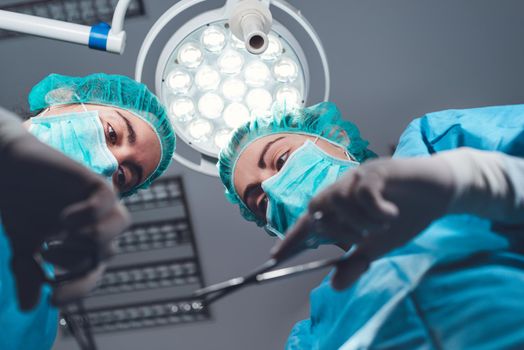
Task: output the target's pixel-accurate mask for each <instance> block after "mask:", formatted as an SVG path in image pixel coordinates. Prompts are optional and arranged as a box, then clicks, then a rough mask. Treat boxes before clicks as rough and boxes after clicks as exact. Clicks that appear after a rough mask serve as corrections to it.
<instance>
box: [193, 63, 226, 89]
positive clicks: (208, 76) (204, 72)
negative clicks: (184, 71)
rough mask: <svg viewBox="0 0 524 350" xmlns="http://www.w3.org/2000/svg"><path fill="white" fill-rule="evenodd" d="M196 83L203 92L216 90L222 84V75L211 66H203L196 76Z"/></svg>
mask: <svg viewBox="0 0 524 350" xmlns="http://www.w3.org/2000/svg"><path fill="white" fill-rule="evenodd" d="M195 83H196V85H197V86H198V88H199V89H200V90H202V91H207V90H214V89H216V88H217V86H218V84H219V83H220V73H218V72H217V71H216V70H214V69H213V68H211V67H210V66H203V67H201V68H200V69H199V70H198V72H197V73H196V75H195Z"/></svg>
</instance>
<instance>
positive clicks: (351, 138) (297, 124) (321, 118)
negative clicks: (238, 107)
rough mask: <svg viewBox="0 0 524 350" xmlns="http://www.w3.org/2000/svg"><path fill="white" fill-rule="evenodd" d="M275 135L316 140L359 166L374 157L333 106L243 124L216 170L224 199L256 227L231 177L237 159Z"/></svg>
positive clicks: (278, 113)
mask: <svg viewBox="0 0 524 350" xmlns="http://www.w3.org/2000/svg"><path fill="white" fill-rule="evenodd" d="M279 133H295V134H304V135H311V136H315V137H317V136H318V137H320V138H323V139H325V140H327V141H329V142H332V143H335V144H338V145H340V146H341V147H343V148H345V149H347V151H348V152H349V153H350V154H351V155H352V156H353V157H354V158H355V159H356V160H357V161H359V162H363V161H365V160H366V159H369V158H375V157H376V156H377V155H376V154H375V153H374V152H372V151H371V150H369V149H368V148H367V146H368V144H369V142H367V141H366V140H364V139H362V138H361V137H360V132H359V130H358V128H357V127H356V125H355V124H353V123H351V122H349V121H347V120H344V119H342V115H341V113H340V111H339V110H338V108H337V106H336V105H335V104H334V103H331V102H322V103H319V104H317V105H314V106H311V107H307V108H302V109H298V110H294V111H293V112H290V113H286V112H285V110H284V111H282V110H278V109H275V110H274V111H273V115H272V116H271V117H259V118H256V119H254V120H251V121H249V122H247V123H245V124H244V125H242V126H241V127H239V128H238V129H236V130H235V131H234V132H233V135H232V136H231V139H230V140H229V143H228V145H227V146H226V147H224V148H223V149H222V150H221V152H220V156H219V160H218V164H217V167H218V171H219V174H220V178H221V179H222V183H223V184H224V186H225V188H226V191H225V195H226V198H227V199H228V200H229V201H230V202H231V203H233V204H238V205H239V207H240V213H241V214H242V216H243V217H244V218H245V219H246V220H248V221H255V222H256V223H257V225H259V226H261V225H263V224H264V223H263V221H262V220H259V219H258V218H257V217H256V216H255V214H254V213H253V212H252V211H251V210H249V208H248V207H247V206H246V205H245V204H244V203H243V202H242V200H241V198H240V197H239V195H238V194H237V192H236V190H235V185H234V179H233V175H234V172H235V166H236V163H237V161H238V158H239V157H240V155H241V154H242V152H243V151H244V150H245V149H246V148H247V147H248V146H249V145H250V144H251V143H252V142H254V141H255V140H257V139H259V138H261V137H264V136H268V135H273V134H279Z"/></svg>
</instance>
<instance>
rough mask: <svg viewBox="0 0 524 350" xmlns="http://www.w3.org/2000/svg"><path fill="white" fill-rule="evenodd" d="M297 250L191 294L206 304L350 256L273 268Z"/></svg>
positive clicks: (337, 262)
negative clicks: (251, 286) (250, 287)
mask: <svg viewBox="0 0 524 350" xmlns="http://www.w3.org/2000/svg"><path fill="white" fill-rule="evenodd" d="M299 252H300V251H297V252H296V253H295V254H292V255H290V256H289V257H288V258H287V259H284V260H280V261H279V260H276V259H269V260H267V261H266V262H265V263H263V264H262V265H260V266H259V267H257V268H256V269H255V270H254V271H253V272H251V273H249V274H247V275H246V276H244V277H236V278H232V279H230V280H227V281H224V282H220V283H217V284H213V285H211V286H208V287H205V288H202V289H199V290H197V291H195V292H194V294H193V295H194V296H195V297H197V298H201V297H205V298H206V299H205V303H206V305H210V304H211V303H214V302H215V301H217V300H219V299H221V298H223V297H225V296H227V295H229V294H231V293H233V292H235V291H237V290H238V289H240V288H243V287H247V286H249V285H252V284H260V283H265V282H269V281H274V280H278V279H282V278H288V277H294V276H297V275H300V274H303V273H306V272H312V271H316V270H320V269H324V268H326V267H333V266H336V265H337V264H339V263H342V262H343V261H345V259H347V258H348V257H349V256H351V254H346V255H344V256H342V257H337V258H329V259H323V260H317V261H313V262H309V263H305V264H300V265H295V266H290V267H284V268H281V269H278V270H273V269H274V268H275V267H277V266H279V265H280V264H281V263H283V262H284V261H285V260H288V259H289V258H291V257H293V256H295V255H296V254H298V253H299Z"/></svg>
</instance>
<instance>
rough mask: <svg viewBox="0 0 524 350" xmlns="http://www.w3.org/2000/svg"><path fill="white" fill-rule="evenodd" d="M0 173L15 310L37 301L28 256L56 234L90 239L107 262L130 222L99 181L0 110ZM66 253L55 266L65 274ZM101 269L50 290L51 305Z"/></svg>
mask: <svg viewBox="0 0 524 350" xmlns="http://www.w3.org/2000/svg"><path fill="white" fill-rule="evenodd" d="M0 169H1V171H0V217H1V224H2V230H0V231H4V232H5V234H6V236H7V237H8V238H9V242H10V249H11V252H12V259H11V271H12V272H13V275H14V279H15V284H16V289H17V295H18V301H19V304H20V308H21V309H22V310H28V309H31V308H32V307H34V305H35V304H36V303H37V302H38V300H39V297H40V289H41V287H42V285H43V283H44V276H43V271H42V269H41V267H40V266H39V264H37V262H36V261H35V259H34V258H33V255H34V254H35V252H36V251H37V250H38V249H39V248H40V247H41V245H42V243H43V242H44V241H45V240H46V239H48V238H49V237H52V236H54V235H57V234H58V233H61V232H63V233H66V234H67V236H68V239H72V240H74V239H75V236H80V235H85V234H89V235H90V236H91V237H92V238H93V240H94V241H95V243H96V248H95V249H97V251H98V253H100V255H101V256H103V257H109V256H110V255H111V252H112V249H111V239H112V238H114V237H115V236H116V235H118V234H119V233H121V232H122V231H123V230H124V229H125V228H126V227H127V225H128V223H129V217H128V214H127V211H126V210H125V208H124V207H123V205H122V204H120V203H119V202H118V198H117V197H116V195H115V193H114V192H113V191H112V190H111V188H110V187H109V186H107V184H106V183H105V181H104V180H103V179H102V178H101V177H99V176H98V175H96V174H95V173H93V172H91V171H90V170H89V169H87V168H85V167H84V166H82V165H81V164H79V163H77V162H74V161H73V160H71V159H69V158H67V157H66V156H65V155H63V154H62V153H60V152H58V151H56V150H54V149H52V148H51V147H49V146H47V145H45V144H43V143H42V142H40V141H38V140H37V139H36V138H35V137H34V136H33V135H31V134H30V133H28V132H27V131H26V130H25V129H24V127H23V126H22V124H21V123H20V121H19V120H18V118H17V117H16V116H14V115H13V114H11V113H8V112H6V111H5V110H3V109H0ZM28 218H29V220H28ZM0 234H2V233H0ZM65 253H66V254H61V255H62V256H60V257H55V258H56V259H58V258H63V259H58V260H60V261H59V263H58V262H57V264H58V265H60V266H61V267H62V268H64V269H65V270H67V269H68V267H70V266H71V264H73V262H71V261H69V260H71V259H67V257H69V256H70V254H67V252H65ZM73 260H74V259H73ZM103 268H104V263H102V264H100V265H99V266H98V267H97V268H95V270H93V271H92V272H91V273H89V274H87V275H86V276H82V277H78V278H77V279H75V280H73V281H70V282H67V283H63V284H60V285H57V286H54V289H53V295H52V302H53V303H55V304H61V303H65V302H67V301H70V300H72V299H75V298H78V297H81V296H82V295H85V294H86V293H87V292H88V291H89V290H90V289H92V288H93V287H94V286H95V283H96V280H97V279H98V278H99V277H100V276H101V274H102V272H103ZM0 282H1V281H0Z"/></svg>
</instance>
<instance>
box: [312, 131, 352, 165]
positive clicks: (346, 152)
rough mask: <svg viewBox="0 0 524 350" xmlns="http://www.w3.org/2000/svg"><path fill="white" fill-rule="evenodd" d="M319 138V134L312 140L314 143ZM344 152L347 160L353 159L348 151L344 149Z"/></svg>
mask: <svg viewBox="0 0 524 350" xmlns="http://www.w3.org/2000/svg"><path fill="white" fill-rule="evenodd" d="M319 138H320V136H317V137H316V138H315V141H314V142H313V144H315V145H316V144H317V141H318V139H319ZM344 154H345V155H346V157H347V158H348V160H350V161H353V158H351V156H350V155H349V152H348V151H347V149H344Z"/></svg>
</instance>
